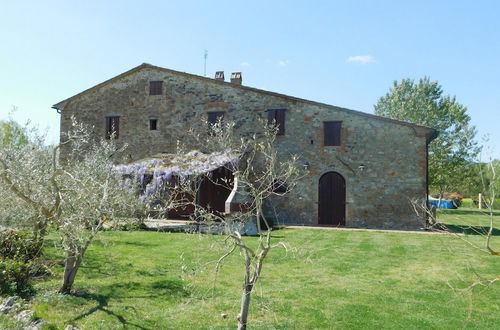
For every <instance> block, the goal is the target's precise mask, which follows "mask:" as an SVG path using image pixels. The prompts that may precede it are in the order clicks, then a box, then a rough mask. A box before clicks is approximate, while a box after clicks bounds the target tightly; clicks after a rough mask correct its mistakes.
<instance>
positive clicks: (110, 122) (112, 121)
mask: <svg viewBox="0 0 500 330" xmlns="http://www.w3.org/2000/svg"><path fill="white" fill-rule="evenodd" d="M119 133H120V117H118V116H109V117H106V135H105V137H106V139H108V140H109V139H111V137H113V138H114V139H118V134H119Z"/></svg>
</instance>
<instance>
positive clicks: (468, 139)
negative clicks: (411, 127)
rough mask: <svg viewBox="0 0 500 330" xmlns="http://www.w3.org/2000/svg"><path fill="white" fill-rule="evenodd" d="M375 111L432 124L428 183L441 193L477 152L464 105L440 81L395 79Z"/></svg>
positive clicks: (456, 182)
mask: <svg viewBox="0 0 500 330" xmlns="http://www.w3.org/2000/svg"><path fill="white" fill-rule="evenodd" d="M375 114H377V115H380V116H384V117H389V118H393V119H398V120H403V121H408V122H411V123H414V124H418V125H424V126H428V127H432V128H434V129H436V130H438V131H439V136H438V137H437V138H436V139H434V140H433V141H432V142H431V143H430V144H429V184H430V186H431V188H434V189H436V190H438V191H439V192H440V193H441V194H442V193H444V192H445V191H447V190H448V191H449V190H452V189H456V187H458V186H460V184H461V182H463V180H464V179H466V178H467V177H468V175H469V167H468V166H469V164H471V163H472V160H473V159H474V158H475V157H476V155H477V154H478V151H479V149H478V147H477V143H476V142H475V141H474V137H475V135H476V129H475V127H474V126H473V125H472V124H471V123H470V117H469V115H468V114H467V108H466V107H465V106H463V105H461V104H460V103H458V102H457V101H456V99H455V97H451V96H448V95H443V91H442V88H441V85H439V83H438V82H437V81H430V79H429V78H428V77H424V78H422V79H420V80H419V82H418V83H415V81H414V80H412V79H403V80H401V81H400V82H397V81H395V82H394V84H393V86H392V88H391V90H390V91H389V92H388V93H387V94H386V95H385V96H383V97H381V98H380V99H379V100H378V102H377V104H376V105H375Z"/></svg>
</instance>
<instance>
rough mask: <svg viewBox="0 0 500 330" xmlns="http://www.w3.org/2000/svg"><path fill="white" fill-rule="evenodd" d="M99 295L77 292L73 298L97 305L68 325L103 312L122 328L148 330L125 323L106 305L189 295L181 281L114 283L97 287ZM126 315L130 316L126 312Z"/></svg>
mask: <svg viewBox="0 0 500 330" xmlns="http://www.w3.org/2000/svg"><path fill="white" fill-rule="evenodd" d="M99 291H100V293H90V292H78V293H75V294H73V295H74V296H75V297H80V298H83V299H85V300H94V301H95V302H96V303H97V306H95V307H92V308H90V309H89V310H88V311H86V312H84V313H82V314H80V315H78V316H76V317H74V318H72V319H71V320H68V321H67V322H68V323H72V322H75V321H78V320H81V319H83V318H85V317H87V316H90V315H92V314H93V313H96V312H99V311H100V312H104V313H106V314H108V315H111V316H113V317H116V319H117V320H118V321H119V322H120V323H121V324H122V325H123V327H124V328H129V327H136V328H138V329H145V330H146V329H149V328H145V327H143V326H141V325H139V324H135V323H132V322H129V321H127V319H126V318H125V317H124V316H123V315H122V314H123V313H121V314H120V313H116V312H114V311H112V310H110V309H108V308H107V307H108V303H109V302H110V301H111V300H114V299H116V300H125V299H137V298H143V299H151V298H159V297H166V298H169V297H172V296H177V297H179V296H180V297H186V296H188V295H189V293H188V292H187V291H186V290H185V288H184V286H183V285H182V283H181V281H178V280H162V281H155V282H152V283H139V282H122V283H114V284H111V285H107V286H102V287H99ZM134 292H137V293H139V292H140V293H145V294H140V293H139V294H136V295H134V294H133V293H134ZM124 308H125V309H126V310H130V309H131V310H134V311H135V310H136V308H135V307H134V306H125V307H124ZM127 314H130V313H129V312H127Z"/></svg>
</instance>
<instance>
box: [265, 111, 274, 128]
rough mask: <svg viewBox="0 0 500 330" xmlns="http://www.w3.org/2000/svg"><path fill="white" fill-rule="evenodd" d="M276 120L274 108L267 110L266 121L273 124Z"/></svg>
mask: <svg viewBox="0 0 500 330" xmlns="http://www.w3.org/2000/svg"><path fill="white" fill-rule="evenodd" d="M275 120H276V110H267V123H268V124H269V125H273V123H274V121H275Z"/></svg>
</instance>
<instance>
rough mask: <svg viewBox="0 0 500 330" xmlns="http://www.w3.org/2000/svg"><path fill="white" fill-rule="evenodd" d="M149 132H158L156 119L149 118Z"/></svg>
mask: <svg viewBox="0 0 500 330" xmlns="http://www.w3.org/2000/svg"><path fill="white" fill-rule="evenodd" d="M149 130H150V131H156V130H158V118H149Z"/></svg>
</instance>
